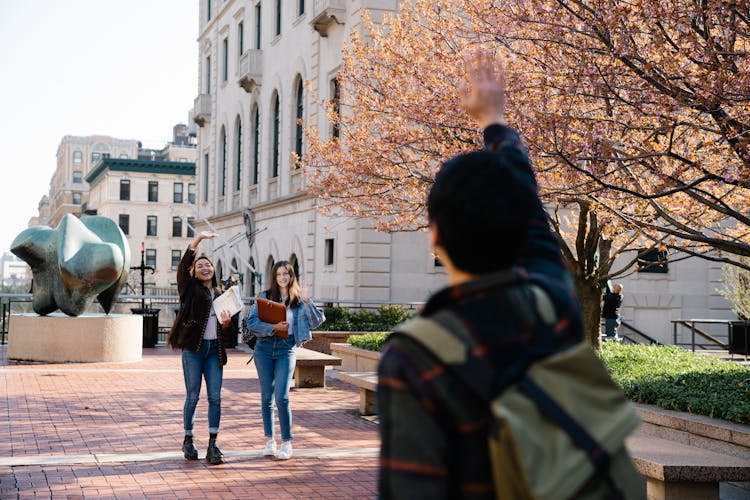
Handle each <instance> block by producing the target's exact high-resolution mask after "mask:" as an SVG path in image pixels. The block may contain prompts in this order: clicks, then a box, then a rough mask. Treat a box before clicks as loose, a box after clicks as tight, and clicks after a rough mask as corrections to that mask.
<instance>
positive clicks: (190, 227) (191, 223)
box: [185, 217, 195, 238]
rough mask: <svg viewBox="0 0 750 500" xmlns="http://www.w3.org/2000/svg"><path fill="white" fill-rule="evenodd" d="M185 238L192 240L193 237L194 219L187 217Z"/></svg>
mask: <svg viewBox="0 0 750 500" xmlns="http://www.w3.org/2000/svg"><path fill="white" fill-rule="evenodd" d="M185 233H186V234H185V236H187V237H188V238H193V237H194V236H195V217H188V219H187V230H186V232H185Z"/></svg>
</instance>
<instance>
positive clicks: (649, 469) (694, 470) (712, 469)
mask: <svg viewBox="0 0 750 500" xmlns="http://www.w3.org/2000/svg"><path fill="white" fill-rule="evenodd" d="M627 446H628V450H629V451H630V455H631V457H632V458H633V463H634V464H635V467H636V469H637V470H638V472H639V473H640V474H641V475H642V476H644V477H645V478H646V495H647V497H648V499H649V500H678V499H679V500H684V499H698V498H700V499H709V500H710V499H715V500H719V483H721V482H736V481H750V460H747V459H744V458H739V457H734V456H731V455H726V454H723V453H716V452H713V451H709V450H705V449H703V448H697V447H695V446H689V445H686V444H682V443H677V442H675V441H669V440H667V439H661V438H656V437H654V436H648V435H643V434H638V433H637V432H636V434H634V435H632V436H630V437H629V438H628V439H627Z"/></svg>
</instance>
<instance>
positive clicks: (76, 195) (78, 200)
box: [73, 193, 81, 205]
mask: <svg viewBox="0 0 750 500" xmlns="http://www.w3.org/2000/svg"><path fill="white" fill-rule="evenodd" d="M80 204H81V193H73V205H80Z"/></svg>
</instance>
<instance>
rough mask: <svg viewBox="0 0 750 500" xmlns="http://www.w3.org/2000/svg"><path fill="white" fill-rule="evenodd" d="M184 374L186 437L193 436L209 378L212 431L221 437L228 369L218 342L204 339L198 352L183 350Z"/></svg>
mask: <svg viewBox="0 0 750 500" xmlns="http://www.w3.org/2000/svg"><path fill="white" fill-rule="evenodd" d="M182 374H183V375H184V376H185V391H186V393H187V396H186V398H185V407H184V408H183V410H182V418H183V420H184V424H185V435H186V436H192V435H193V424H194V423H195V408H196V407H197V406H198V398H199V397H200V394H201V379H202V378H203V377H205V379H206V392H208V432H209V433H210V434H217V433H218V432H219V422H220V420H221V382H222V377H223V374H224V367H223V366H221V362H220V361H219V353H218V346H217V340H205V339H204V340H203V343H202V344H201V348H200V350H199V351H198V352H193V351H190V350H186V349H183V350H182Z"/></svg>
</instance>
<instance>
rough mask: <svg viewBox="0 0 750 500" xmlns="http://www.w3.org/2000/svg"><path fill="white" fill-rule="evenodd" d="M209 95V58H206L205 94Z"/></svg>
mask: <svg viewBox="0 0 750 500" xmlns="http://www.w3.org/2000/svg"><path fill="white" fill-rule="evenodd" d="M210 93H211V56H208V57H206V94H210Z"/></svg>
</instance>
